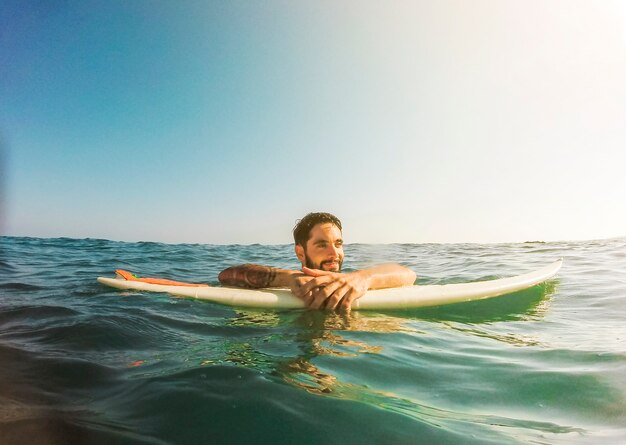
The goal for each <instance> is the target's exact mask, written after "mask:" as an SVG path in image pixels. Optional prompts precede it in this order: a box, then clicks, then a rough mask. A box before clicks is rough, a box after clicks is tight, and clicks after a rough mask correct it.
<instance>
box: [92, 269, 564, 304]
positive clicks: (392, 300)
mask: <svg viewBox="0 0 626 445" xmlns="http://www.w3.org/2000/svg"><path fill="white" fill-rule="evenodd" d="M562 263H563V259H559V260H558V261H555V262H554V263H552V264H550V265H548V266H545V267H543V268H541V269H538V270H535V271H533V272H529V273H525V274H523V275H517V276H514V277H509V278H501V279H497V280H490V281H477V282H474V283H460V284H441V285H440V284H429V285H424V286H420V285H416V286H406V287H395V288H391V289H378V290H370V291H368V292H367V293H366V294H365V295H363V296H362V297H361V298H359V299H358V300H355V301H354V302H353V303H352V309H410V308H417V307H427V306H439V305H444V304H452V303H461V302H465V301H474V300H482V299H485V298H492V297H498V296H500V295H505V294H510V293H511V292H516V291H520V290H523V289H528V288H529V287H532V286H535V285H537V284H539V283H542V282H544V281H546V280H548V279H550V278H552V277H553V276H554V275H556V273H557V272H558V271H559V269H560V268H561V264H562ZM98 282H100V283H102V284H104V285H106V286H110V287H114V288H117V289H132V290H138V291H147V292H166V293H168V294H172V295H176V296H179V297H191V298H198V299H200V300H208V301H212V302H214V303H220V304H225V305H229V306H242V307H256V308H278V309H291V308H304V303H303V302H302V300H300V299H299V298H297V297H296V296H294V295H293V294H292V293H291V292H290V291H289V290H286V289H257V290H251V289H239V288H233V287H218V286H209V287H207V286H203V287H201V286H198V287H196V286H193V287H186V286H168V285H161V284H149V283H144V282H141V281H129V280H125V279H123V278H104V277H99V278H98Z"/></svg>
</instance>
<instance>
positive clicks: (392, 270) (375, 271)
mask: <svg viewBox="0 0 626 445" xmlns="http://www.w3.org/2000/svg"><path fill="white" fill-rule="evenodd" d="M355 273H358V274H362V276H364V277H365V278H366V279H368V281H369V285H368V289H386V288H389V287H401V286H410V285H412V284H414V283H415V278H416V274H415V272H413V271H412V270H411V269H408V268H406V267H404V266H400V265H399V264H381V265H380V266H375V267H371V268H369V269H363V270H360V271H358V272H355Z"/></svg>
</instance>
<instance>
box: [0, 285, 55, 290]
mask: <svg viewBox="0 0 626 445" xmlns="http://www.w3.org/2000/svg"><path fill="white" fill-rule="evenodd" d="M0 289H6V290H43V289H45V287H41V286H35V285H34V284H26V283H3V284H0Z"/></svg>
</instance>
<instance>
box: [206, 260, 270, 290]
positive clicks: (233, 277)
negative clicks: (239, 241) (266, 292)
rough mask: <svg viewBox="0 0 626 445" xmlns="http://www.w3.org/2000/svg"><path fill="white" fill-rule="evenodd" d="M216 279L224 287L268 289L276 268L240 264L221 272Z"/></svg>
mask: <svg viewBox="0 0 626 445" xmlns="http://www.w3.org/2000/svg"><path fill="white" fill-rule="evenodd" d="M217 278H218V279H219V280H220V283H222V284H225V285H226V286H235V287H245V288H249V289H259V288H262V287H270V285H271V283H272V282H273V281H274V279H275V278H276V268H274V267H269V266H262V265H260V264H242V265H241V266H233V267H229V268H228V269H225V270H223V271H222V272H220V274H219V276H218V277H217Z"/></svg>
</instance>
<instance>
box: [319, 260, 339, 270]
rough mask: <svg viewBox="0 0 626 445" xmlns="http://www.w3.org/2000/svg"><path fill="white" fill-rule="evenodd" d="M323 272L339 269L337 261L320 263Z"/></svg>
mask: <svg viewBox="0 0 626 445" xmlns="http://www.w3.org/2000/svg"><path fill="white" fill-rule="evenodd" d="M322 269H323V270H337V269H339V262H338V261H322Z"/></svg>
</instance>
